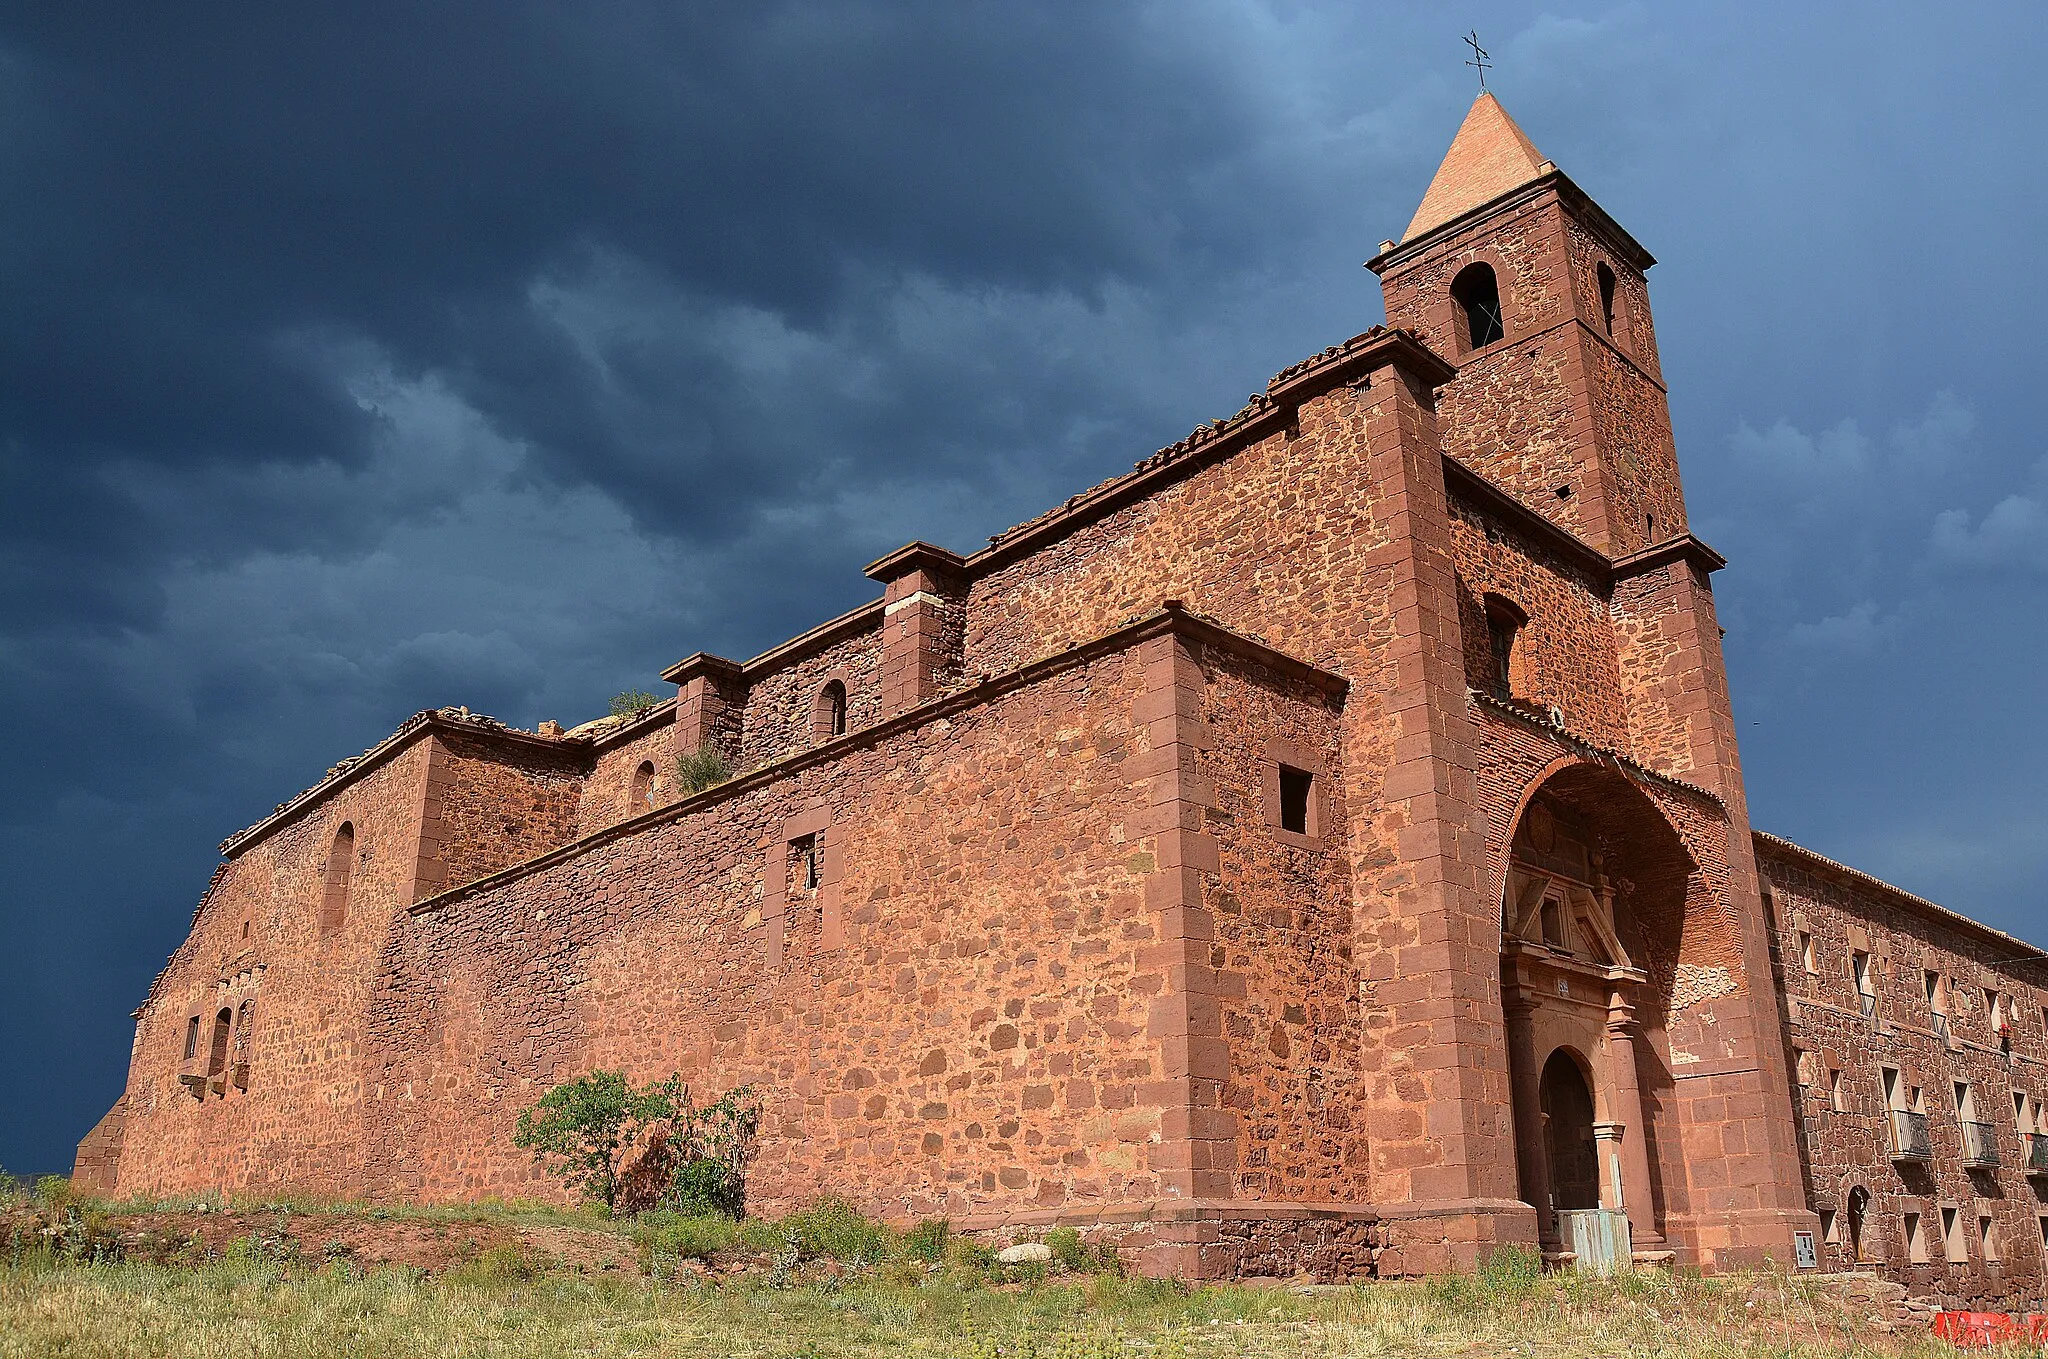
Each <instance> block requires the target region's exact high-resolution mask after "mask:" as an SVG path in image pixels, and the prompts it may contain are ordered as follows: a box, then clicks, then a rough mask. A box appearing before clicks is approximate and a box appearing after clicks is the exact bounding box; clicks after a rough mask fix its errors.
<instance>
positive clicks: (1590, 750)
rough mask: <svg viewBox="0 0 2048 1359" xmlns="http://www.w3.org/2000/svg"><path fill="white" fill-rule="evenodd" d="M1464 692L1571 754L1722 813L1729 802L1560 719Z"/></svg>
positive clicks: (1482, 706)
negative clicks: (1601, 742) (1594, 739)
mask: <svg viewBox="0 0 2048 1359" xmlns="http://www.w3.org/2000/svg"><path fill="white" fill-rule="evenodd" d="M1465 696H1466V698H1467V699H1468V700H1469V701H1470V702H1472V703H1474V704H1477V705H1478V706H1479V707H1481V708H1483V709H1485V710H1486V711H1488V712H1490V713H1493V714H1495V715H1496V716H1499V717H1505V718H1508V719H1509V720H1510V721H1513V722H1515V723H1518V724H1519V725H1521V726H1524V727H1527V728H1529V729H1530V730H1531V731H1537V732H1541V733H1542V734H1543V735H1545V736H1547V737H1549V738H1550V739H1551V740H1553V741H1555V742H1557V743H1558V744H1559V745H1561V746H1563V747H1564V748H1565V749H1567V750H1569V751H1571V752H1572V753H1573V754H1574V755H1580V756H1583V757H1585V758H1586V759H1588V760H1591V761H1593V762H1594V763H1595V764H1604V765H1607V766H1609V767H1610V768H1613V769H1618V770H1620V771H1621V772H1622V773H1623V774H1626V775H1628V776H1629V777H1631V778H1635V779H1639V780H1642V781H1644V782H1648V783H1654V784H1657V785H1659V786H1660V787H1664V788H1669V789H1671V790H1672V791H1673V792H1677V793H1683V794H1685V795H1686V796H1687V797H1689V798H1694V799H1697V800H1699V801H1701V802H1705V803H1707V804H1709V805H1711V806H1712V807H1713V808H1714V810H1715V811H1717V812H1719V813H1720V814H1721V815H1722V816H1724V817H1725V816H1726V815H1727V814H1728V804H1727V803H1725V802H1723V801H1722V800H1721V796H1720V794H1718V793H1716V792H1714V791H1713V790H1712V789H1709V788H1702V787H1700V786H1699V785H1698V784H1697V783H1688V782H1686V781H1685V780H1684V779H1679V778H1673V777H1672V776H1671V775H1669V774H1660V773H1658V772H1657V771H1656V770H1654V769H1652V768H1650V767H1649V766H1648V765H1646V764H1643V763H1642V762H1641V761H1639V760H1636V759H1633V758H1631V757H1630V756H1627V755H1624V754H1622V753H1621V752H1620V751H1618V750H1610V749H1608V748H1607V747H1606V746H1603V745H1596V744H1595V743H1594V742H1592V741H1589V740H1587V739H1586V738H1585V737H1583V736H1580V735H1579V734H1578V733H1576V732H1574V731H1572V730H1571V729H1570V728H1568V727H1566V726H1565V725H1564V724H1563V723H1562V722H1552V721H1549V720H1547V719H1545V718H1542V717H1538V716H1536V715H1535V714H1534V713H1531V712H1528V711H1526V710H1525V709H1523V708H1522V707H1520V706H1519V705H1517V704H1514V703H1504V702H1502V701H1501V700H1500V699H1497V698H1495V697H1494V696H1493V695H1491V694H1482V693H1481V692H1479V691H1478V690H1477V689H1467V690H1466V691H1465Z"/></svg>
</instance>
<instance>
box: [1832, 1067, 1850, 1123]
mask: <svg viewBox="0 0 2048 1359" xmlns="http://www.w3.org/2000/svg"><path fill="white" fill-rule="evenodd" d="M1843 1098H1844V1096H1843V1094H1842V1072H1841V1069H1840V1068H1838V1067H1830V1068H1828V1103H1829V1104H1830V1105H1831V1106H1833V1108H1834V1110H1835V1112H1836V1113H1841V1112H1842V1111H1843V1110H1845V1109H1847V1108H1848V1105H1846V1104H1845V1103H1843Z"/></svg>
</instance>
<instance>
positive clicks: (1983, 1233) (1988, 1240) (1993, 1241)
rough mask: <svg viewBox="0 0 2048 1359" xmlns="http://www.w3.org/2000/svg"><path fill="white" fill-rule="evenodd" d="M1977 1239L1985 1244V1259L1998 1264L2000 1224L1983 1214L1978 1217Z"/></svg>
mask: <svg viewBox="0 0 2048 1359" xmlns="http://www.w3.org/2000/svg"><path fill="white" fill-rule="evenodd" d="M1977 1239H1978V1240H1979V1241H1982V1242H1983V1243H1984V1258H1985V1259H1986V1260H1988V1261H1990V1262H1991V1263H1993V1264H1996V1263H1997V1262H1998V1223H1997V1222H1996V1221H1995V1220H1993V1219H1992V1218H1990V1217H1987V1216H1985V1215H1984V1214H1982V1213H1979V1214H1978V1215H1977Z"/></svg>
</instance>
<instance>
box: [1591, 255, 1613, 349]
mask: <svg viewBox="0 0 2048 1359" xmlns="http://www.w3.org/2000/svg"><path fill="white" fill-rule="evenodd" d="M1593 277H1594V279H1595V280H1597V281H1598V282H1599V284H1600V328H1601V329H1602V330H1604V331H1606V332H1607V338H1608V339H1610V340H1611V339H1613V338H1614V271H1613V270H1612V269H1610V268H1608V267H1607V261H1606V260H1602V261H1600V264H1599V267H1598V268H1596V269H1594V270H1593Z"/></svg>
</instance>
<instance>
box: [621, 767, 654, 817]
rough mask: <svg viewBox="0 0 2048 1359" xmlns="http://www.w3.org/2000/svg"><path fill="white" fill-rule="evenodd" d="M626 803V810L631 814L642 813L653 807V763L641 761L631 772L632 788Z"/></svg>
mask: <svg viewBox="0 0 2048 1359" xmlns="http://www.w3.org/2000/svg"><path fill="white" fill-rule="evenodd" d="M626 801H627V804H628V808H627V809H628V810H629V811H633V812H644V811H646V810H647V809H648V808H649V807H652V806H653V805H654V761H652V760H642V761H641V762H640V767H639V768H638V769H636V770H634V771H633V786H632V789H631V790H630V791H629V792H628V794H627V797H626Z"/></svg>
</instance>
